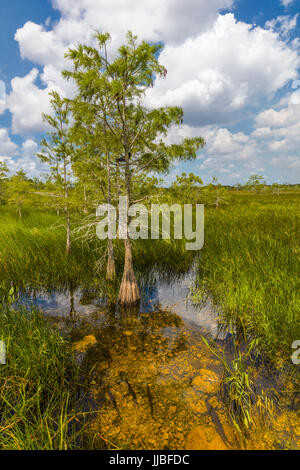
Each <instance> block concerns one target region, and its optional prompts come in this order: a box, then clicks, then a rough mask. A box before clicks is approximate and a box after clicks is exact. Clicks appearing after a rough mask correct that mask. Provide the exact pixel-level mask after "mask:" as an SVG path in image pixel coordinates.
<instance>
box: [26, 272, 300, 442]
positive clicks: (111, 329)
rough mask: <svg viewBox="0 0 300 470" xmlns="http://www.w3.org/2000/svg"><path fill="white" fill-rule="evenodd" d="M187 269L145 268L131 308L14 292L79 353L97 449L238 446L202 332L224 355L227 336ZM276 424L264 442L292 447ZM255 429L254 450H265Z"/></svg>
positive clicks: (228, 348) (263, 377)
mask: <svg viewBox="0 0 300 470" xmlns="http://www.w3.org/2000/svg"><path fill="white" fill-rule="evenodd" d="M195 276H196V267H195V266H192V267H191V269H190V271H189V272H188V273H186V274H184V275H180V276H179V275H172V276H171V275H170V274H168V275H162V274H161V273H157V272H153V273H151V275H149V276H148V277H147V280H145V281H144V282H143V283H141V292H142V301H141V304H140V307H139V308H138V309H131V310H128V309H127V310H111V309H108V308H107V306H106V302H105V299H103V298H101V297H99V296H97V295H96V293H95V292H89V291H87V290H82V289H75V290H72V291H71V292H68V291H65V292H59V291H53V292H50V293H41V292H39V293H38V294H36V295H35V296H30V295H26V296H24V295H23V296H21V299H20V301H21V302H22V303H24V304H25V305H28V306H30V305H32V304H34V305H35V306H37V307H40V308H41V309H42V311H43V312H44V313H45V314H46V315H47V316H48V318H49V319H51V321H52V322H53V324H54V325H55V326H57V328H59V330H60V331H61V332H62V333H63V334H64V335H67V336H70V337H71V339H72V342H73V347H74V350H75V354H76V357H77V360H78V361H80V363H81V364H82V368H83V370H85V371H86V374H87V376H89V388H88V390H89V391H88V398H87V400H86V401H85V404H84V406H85V407H86V409H88V410H92V411H93V412H95V413H94V414H92V419H91V421H90V431H89V432H90V433H92V434H93V436H94V437H93V439H94V444H95V445H96V447H97V446H98V447H99V448H103V445H105V447H107V448H111V449H117V448H122V449H124V448H128V449H183V448H186V449H234V448H239V447H240V446H241V441H240V439H239V436H237V435H236V432H235V430H234V427H233V425H232V422H231V420H230V418H229V414H228V410H227V408H226V406H225V405H224V403H223V400H222V399H221V394H220V378H221V376H222V372H223V368H222V365H221V363H220V361H219V360H217V359H216V357H215V355H214V354H212V353H211V351H210V350H209V349H208V348H207V347H206V345H205V344H204V342H203V340H202V337H203V336H205V337H209V338H211V339H214V340H217V341H216V343H215V346H216V347H217V349H218V350H219V352H221V350H223V351H224V353H225V354H226V356H227V357H228V358H230V357H232V353H233V349H232V341H231V339H232V338H231V335H230V334H229V333H228V332H227V331H226V329H225V328H224V325H223V322H222V315H221V311H220V309H218V308H216V307H215V306H214V305H213V302H212V301H211V300H210V299H207V300H206V302H205V303H204V304H203V305H201V306H195V305H194V304H193V302H192V301H191V289H192V288H193V286H194V283H195ZM91 369H92V372H90V371H91ZM257 376H258V381H257V386H259V387H260V388H264V389H265V390H266V389H269V390H271V389H273V388H274V386H275V385H276V384H275V382H274V377H273V376H272V374H269V373H268V374H265V373H262V374H261V373H259V372H258V373H257ZM280 416H281V421H280V420H278V414H277V418H276V420H277V421H278V422H281V423H287V422H288V423H289V424H290V423H295V422H296V423H297V416H296V418H295V414H294V412H292V415H289V414H288V413H287V412H286V410H285V411H284V412H283V413H281V414H280ZM270 420H271V418H270ZM276 420H275V424H276ZM282 427H283V429H282V430H281V431H280V430H278V426H277V431H276V426H275V425H274V423H273V424H272V426H271V425H270V422H269V423H268V426H267V428H268V429H267V430H266V433H265V434H264V436H265V437H264V439H265V441H266V443H267V442H268V440H269V442H268V444H266V447H267V448H272V446H273V445H275V448H287V447H292V448H294V447H295V446H297V443H296V444H295V442H294V441H293V442H292V441H291V439H292V437H293V436H292V437H291V433H290V432H289V431H287V428H288V426H287V425H286V424H284V425H283V424H282ZM270 429H272V432H273V434H272V433H271V432H270ZM255 432H256V431H255ZM261 432H265V431H261ZM292 432H293V431H292ZM261 435H262V434H260V435H259V436H260V437H256V438H255V439H256V441H257V446H256V444H255V443H253V442H252V444H251V445H252V446H253V448H264V447H263V445H262V443H261V441H260V439H261ZM295 435H296V434H295V433H294V437H295ZM297 439H298V437H297V436H296V440H297ZM274 441H276V443H275V444H274ZM291 442H292V444H291ZM293 446H294V447H293Z"/></svg>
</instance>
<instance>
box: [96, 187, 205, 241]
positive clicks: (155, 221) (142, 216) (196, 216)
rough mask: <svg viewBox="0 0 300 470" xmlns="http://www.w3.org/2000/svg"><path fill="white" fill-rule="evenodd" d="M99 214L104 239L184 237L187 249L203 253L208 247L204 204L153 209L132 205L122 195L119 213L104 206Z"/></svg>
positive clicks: (163, 205) (159, 205) (110, 207)
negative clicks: (205, 247)
mask: <svg viewBox="0 0 300 470" xmlns="http://www.w3.org/2000/svg"><path fill="white" fill-rule="evenodd" d="M117 214H118V217H117ZM96 215H97V217H102V220H100V221H99V223H98V224H97V227H96V233H97V237H98V238H99V239H100V240H106V239H108V238H109V239H111V240H114V239H116V238H117V237H118V238H119V239H121V240H124V239H126V238H127V237H128V238H130V239H132V240H137V239H143V240H147V239H149V238H150V239H152V240H158V239H159V238H162V239H164V240H170V239H171V238H173V239H174V240H182V239H183V238H184V239H185V240H187V242H186V250H201V248H202V247H203V244H204V204H195V205H194V206H193V204H183V205H181V204H172V205H171V206H169V205H168V204H151V208H150V210H149V209H148V208H147V207H146V206H145V205H143V204H132V205H131V206H129V205H128V199H127V197H126V196H120V197H119V207H118V212H117V209H116V208H115V207H114V206H113V205H111V204H100V205H99V206H98V208H97V211H96ZM128 220H129V224H128V225H127V221H128ZM117 225H118V227H117ZM127 227H128V230H127Z"/></svg>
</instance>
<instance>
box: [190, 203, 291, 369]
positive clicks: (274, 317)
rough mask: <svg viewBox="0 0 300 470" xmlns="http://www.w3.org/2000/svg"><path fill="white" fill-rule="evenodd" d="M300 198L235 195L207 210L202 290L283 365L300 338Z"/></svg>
mask: <svg viewBox="0 0 300 470" xmlns="http://www.w3.org/2000/svg"><path fill="white" fill-rule="evenodd" d="M299 200H300V195H298V196H297V195H296V196H295V195H282V196H280V197H277V196H275V197H274V196H271V195H268V196H261V195H253V196H249V195H242V196H240V195H236V196H235V197H234V199H232V200H231V202H230V206H226V208H225V209H223V210H210V211H207V212H206V225H205V244H204V248H203V250H202V252H201V262H200V263H199V278H198V285H199V291H200V292H203V291H205V292H209V293H210V294H211V295H212V297H213V299H214V301H215V302H216V303H217V304H218V305H219V306H221V309H222V311H223V312H224V313H225V315H226V317H227V320H228V321H232V320H235V321H237V322H238V323H239V324H240V325H242V328H243V330H244V331H245V332H246V335H248V337H250V338H251V339H254V338H255V339H257V340H258V347H259V348H260V349H261V351H262V352H263V353H264V354H266V355H267V356H268V358H269V359H270V360H271V361H272V362H273V363H274V364H276V365H277V366H278V367H281V366H284V365H287V364H290V362H291V361H290V356H291V345H292V343H293V341H294V340H296V339H299V338H300V290H299V279H300V272H299V269H300V268H299V259H300V242H299V233H300V206H299Z"/></svg>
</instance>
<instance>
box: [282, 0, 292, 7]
mask: <svg viewBox="0 0 300 470" xmlns="http://www.w3.org/2000/svg"><path fill="white" fill-rule="evenodd" d="M293 1H294V0H280V3H281V4H282V5H283V6H284V7H287V6H288V5H291V4H292V3H293Z"/></svg>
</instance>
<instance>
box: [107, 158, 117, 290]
mask: <svg viewBox="0 0 300 470" xmlns="http://www.w3.org/2000/svg"><path fill="white" fill-rule="evenodd" d="M106 171H107V203H108V204H111V174H110V164H109V153H108V152H107V155H106ZM108 216H109V215H108ZM107 249H108V259H107V267H106V279H107V280H108V281H112V280H113V279H115V277H116V266H115V259H114V246H113V241H112V239H111V238H108V242H107Z"/></svg>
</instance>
